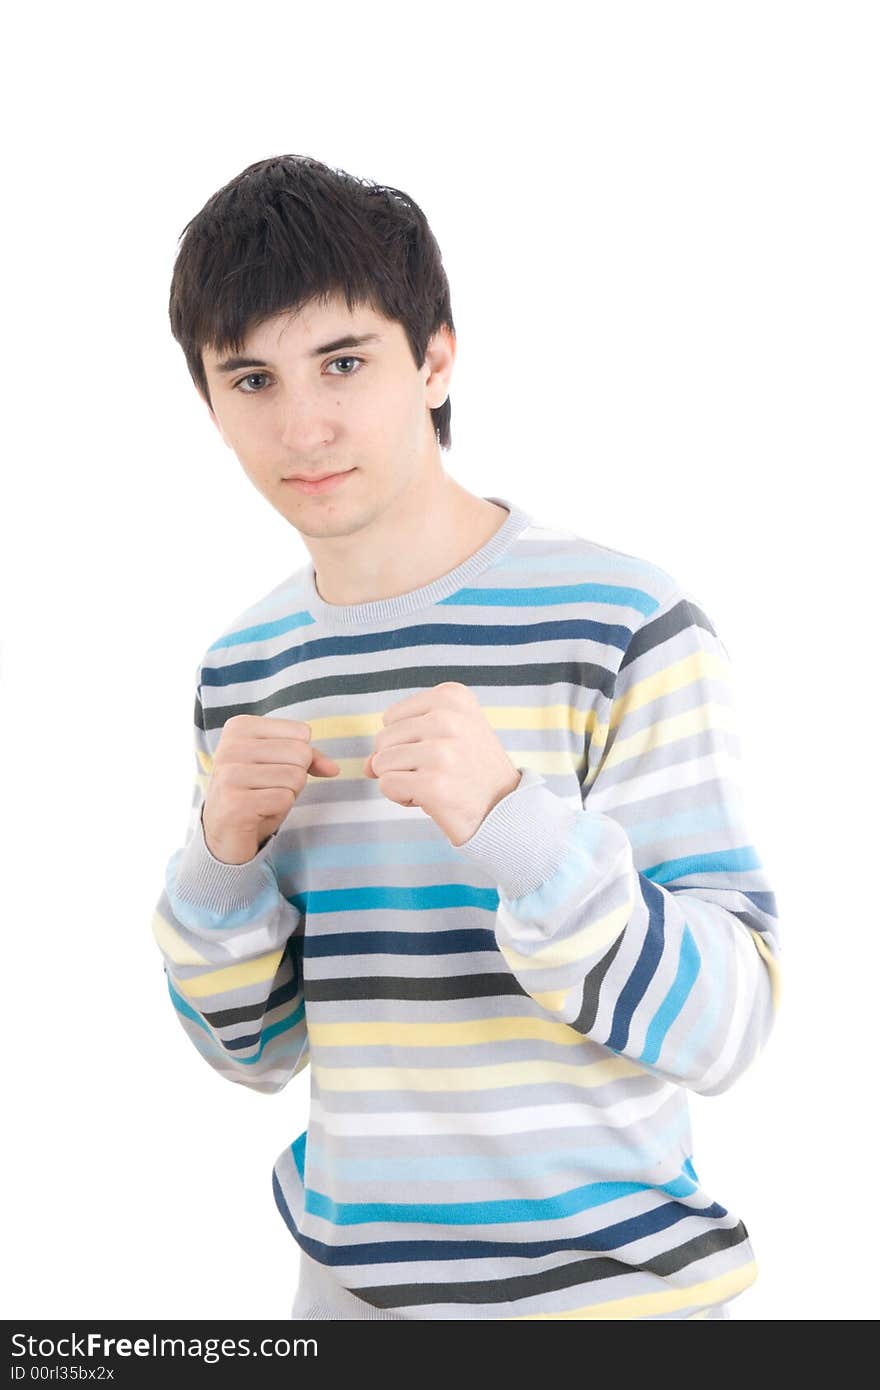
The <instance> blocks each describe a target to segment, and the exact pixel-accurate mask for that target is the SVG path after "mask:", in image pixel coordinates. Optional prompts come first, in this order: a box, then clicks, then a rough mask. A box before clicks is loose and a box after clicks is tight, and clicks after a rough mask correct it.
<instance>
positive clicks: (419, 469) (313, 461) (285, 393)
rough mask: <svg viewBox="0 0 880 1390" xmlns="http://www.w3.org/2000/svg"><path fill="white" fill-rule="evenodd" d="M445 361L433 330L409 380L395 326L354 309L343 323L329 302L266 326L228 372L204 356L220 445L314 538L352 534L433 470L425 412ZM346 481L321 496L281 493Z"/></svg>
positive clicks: (443, 387) (343, 312)
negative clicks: (305, 483)
mask: <svg viewBox="0 0 880 1390" xmlns="http://www.w3.org/2000/svg"><path fill="white" fill-rule="evenodd" d="M367 335H370V338H369V341H366V342H362V343H359V344H357V345H354V344H348V345H345V346H339V345H338V344H339V343H340V340H344V339H348V338H350V337H358V338H362V337H366V336H367ZM334 343H335V344H337V346H336V347H333V348H331V346H330V345H332V344H334ZM454 355H455V339H454V337H453V336H452V334H451V333H449V332H448V330H441V331H440V332H439V333H437V334H435V336H434V337H433V338H432V339H431V342H430V343H429V345H428V355H427V358H426V360H425V362H424V364H423V366H422V367H421V369H420V370H419V369H417V368H416V365H415V362H414V360H413V356H412V353H411V351H410V347H409V342H408V340H407V337H406V333H405V331H404V329H403V327H402V325H401V324H399V323H397V322H392V321H390V320H388V319H386V318H384V317H383V316H382V315H380V314H377V313H376V312H375V311H374V310H373V309H370V308H367V307H363V306H362V307H358V308H356V309H355V310H354V311H353V312H349V310H348V308H347V306H346V304H345V300H344V299H343V298H341V297H339V298H335V297H334V298H333V299H331V300H328V301H326V302H320V303H319V302H317V301H313V302H311V303H309V304H307V305H305V306H303V307H301V308H300V309H299V310H297V311H296V312H295V313H293V314H289V313H284V314H278V315H276V316H275V317H273V318H271V319H267V320H265V321H264V322H263V323H262V324H260V325H258V326H257V327H256V328H255V329H253V330H252V332H251V333H250V334H249V335H248V337H247V340H246V343H245V348H244V352H243V353H242V354H241V355H240V356H237V357H236V358H235V359H234V361H235V362H237V363H238V365H237V366H234V365H232V362H233V358H232V354H227V353H221V354H217V353H215V352H213V351H212V350H210V349H205V352H204V354H203V360H204V364H205V372H206V375H207V380H208V388H209V390H210V393H211V402H212V405H213V412H212V419H213V420H214V423H215V424H216V425H217V428H218V429H219V431H220V434H221V436H222V438H223V440H224V441H225V443H226V444H228V446H229V447H230V448H231V449H232V450H233V451H234V452H235V454H236V456H237V458H238V459H239V462H240V463H241V465H242V467H243V468H244V470H245V472H246V473H247V475H248V477H249V478H250V480H251V482H252V483H253V484H254V486H255V487H256V488H257V490H258V491H259V492H261V493H262V494H263V496H264V497H265V498H266V500H267V501H268V502H270V503H271V504H272V506H273V507H275V508H276V510H277V511H279V512H280V513H281V515H282V516H284V517H285V518H286V519H287V520H288V521H289V522H290V523H291V525H293V526H295V527H296V529H297V530H298V531H300V532H302V533H303V534H304V535H306V536H314V537H316V538H320V537H323V536H339V535H348V534H351V533H353V532H354V531H357V530H359V529H360V528H361V527H362V526H364V525H366V524H368V523H369V521H370V520H371V519H372V518H373V517H375V516H377V515H379V513H381V512H383V511H384V510H385V509H386V508H387V507H388V506H389V504H390V503H391V502H392V501H393V500H394V498H395V497H396V496H398V495H399V494H400V493H401V492H402V491H403V490H404V489H406V488H411V487H413V486H414V485H417V484H418V482H419V479H420V478H427V476H428V473H429V470H430V469H431V468H436V466H437V458H438V444H437V439H436V435H435V433H434V429H433V424H432V420H431V415H430V411H431V409H432V408H434V407H436V406H439V405H442V404H443V402H444V401H445V399H446V397H447V395H448V382H449V376H450V375H451V371H452V362H453V359H454ZM348 470H351V471H348ZM344 471H345V472H347V473H348V475H347V476H346V477H344V478H340V480H339V482H338V483H336V484H335V485H332V486H331V487H330V489H329V491H315V492H311V493H310V492H308V491H306V490H304V489H301V488H299V487H297V486H296V485H295V484H294V483H292V482H288V481H285V479H287V478H288V477H289V476H290V475H291V474H294V473H296V474H305V475H307V476H308V477H310V478H318V477H321V476H322V475H323V474H326V473H341V472H344Z"/></svg>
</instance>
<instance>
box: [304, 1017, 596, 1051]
mask: <svg viewBox="0 0 880 1390" xmlns="http://www.w3.org/2000/svg"><path fill="white" fill-rule="evenodd" d="M309 1037H310V1038H311V1040H312V1042H313V1043H314V1044H316V1045H318V1046H320V1047H380V1046H381V1045H382V1044H386V1045H388V1046H391V1047H394V1046H399V1047H404V1046H405V1047H468V1046H471V1045H473V1044H475V1043H491V1042H516V1041H518V1040H520V1039H522V1040H525V1039H527V1038H541V1039H543V1040H544V1041H546V1042H552V1043H559V1044H561V1045H562V1046H564V1047H577V1046H578V1045H579V1044H581V1043H583V1036H582V1035H581V1034H580V1033H575V1032H574V1031H573V1030H572V1029H571V1028H570V1027H569V1026H568V1024H567V1023H555V1022H554V1021H553V1019H549V1018H548V1019H544V1018H486V1019H482V1018H476V1019H468V1020H466V1021H464V1022H461V1023H309Z"/></svg>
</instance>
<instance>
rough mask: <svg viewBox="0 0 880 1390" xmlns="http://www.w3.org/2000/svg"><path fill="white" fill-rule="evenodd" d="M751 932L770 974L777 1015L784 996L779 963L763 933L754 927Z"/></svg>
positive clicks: (771, 992) (771, 991) (771, 990)
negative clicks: (780, 1001)
mask: <svg viewBox="0 0 880 1390" xmlns="http://www.w3.org/2000/svg"><path fill="white" fill-rule="evenodd" d="M749 931H750V932H751V933H752V940H753V941H754V943H755V945H756V946H757V948H758V954H759V955H760V956H761V957H762V959H763V961H764V963H765V965H766V966H767V969H768V971H769V972H770V994H771V996H772V999H773V1012H774V1013H776V1012H777V1011H778V1009H779V1000H780V998H781V995H782V972H781V968H780V965H779V961H778V960H777V959H776V957H775V956H774V955H773V953H772V951H771V950H770V947H769V946H768V945H767V942H766V941H765V940H764V938H763V936H762V935H761V933H760V932H759V931H756V930H755V928H754V927H749Z"/></svg>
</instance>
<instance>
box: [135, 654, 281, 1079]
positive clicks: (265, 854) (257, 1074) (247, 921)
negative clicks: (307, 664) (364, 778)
mask: <svg viewBox="0 0 880 1390" xmlns="http://www.w3.org/2000/svg"><path fill="white" fill-rule="evenodd" d="M199 674H201V672H199ZM194 732H195V762H196V766H195V784H194V790H193V801H192V810H191V814H190V822H189V827H188V830H187V833H186V837H185V843H184V846H183V848H180V849H177V850H175V852H174V853H173V854H172V856H171V858H170V860H169V861H168V864H167V866H166V869H165V887H164V889H163V891H162V893H161V895H160V897H159V901H158V903H157V905H156V908H155V911H154V914H153V920H152V930H153V936H154V938H155V941H156V943H157V945H158V947H159V950H160V952H161V955H162V959H163V966H164V971H165V977H166V982H167V986H168V993H169V995H170V998H171V1003H172V1005H173V1007H174V1010H175V1013H176V1016H177V1019H178V1021H179V1022H180V1024H181V1026H182V1028H183V1030H184V1032H185V1033H186V1034H187V1036H188V1037H189V1039H190V1041H191V1042H192V1043H193V1045H194V1046H195V1048H196V1049H197V1051H198V1052H200V1053H201V1055H202V1057H204V1059H205V1061H206V1062H207V1063H208V1064H209V1065H210V1066H211V1067H213V1068H214V1070H215V1071H218V1072H219V1073H220V1075H221V1076H223V1077H225V1078H226V1079H227V1080H228V1081H235V1082H238V1083H240V1084H241V1085H244V1086H249V1087H251V1088H252V1089H253V1090H255V1091H262V1092H266V1093H272V1092H275V1091H280V1090H281V1089H282V1087H283V1086H285V1085H286V1084H287V1082H288V1081H289V1080H290V1079H291V1077H293V1076H295V1075H296V1074H297V1072H299V1071H302V1069H303V1068H304V1067H305V1066H306V1065H307V1062H308V1056H309V1053H308V1034H307V1030H306V1020H305V1004H304V998H303V987H302V943H303V918H302V913H301V912H300V911H299V910H298V909H297V908H296V907H294V906H293V905H292V904H291V903H290V902H289V901H288V899H287V898H286V897H284V895H283V894H282V893H281V891H280V889H279V887H278V881H277V878H276V874H275V870H274V866H273V862H272V850H273V845H274V842H275V838H276V837H275V835H274V834H273V835H271V836H270V837H269V838H268V839H267V840H265V841H264V842H263V844H262V845H261V846H260V849H259V851H258V852H257V854H256V855H255V856H254V857H253V859H250V860H248V861H247V863H244V864H226V863H224V862H223V861H222V860H220V859H215V857H214V855H213V854H212V853H211V851H210V850H209V849H208V847H207V844H206V843H205V832H204V826H203V824H202V810H203V808H204V802H205V795H206V792H207V787H208V780H209V778H210V775H211V770H212V767H213V756H212V754H211V750H210V747H209V743H208V737H207V734H206V731H205V727H204V714H203V709H202V702H201V686H200V685H199V686H198V689H197V694H196V700H195V712H194Z"/></svg>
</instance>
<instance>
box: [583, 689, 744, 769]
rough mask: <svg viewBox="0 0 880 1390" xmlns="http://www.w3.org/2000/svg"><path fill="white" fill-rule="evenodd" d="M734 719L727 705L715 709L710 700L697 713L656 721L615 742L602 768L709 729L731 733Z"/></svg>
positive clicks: (698, 708) (689, 712)
mask: <svg viewBox="0 0 880 1390" xmlns="http://www.w3.org/2000/svg"><path fill="white" fill-rule="evenodd" d="M734 719H735V715H734V712H733V710H732V709H731V707H730V705H718V704H715V703H714V702H713V701H712V700H709V701H707V702H706V704H704V705H698V706H697V708H696V709H689V710H686V711H685V712H684V714H675V715H672V717H671V718H669V719H658V720H657V721H656V722H655V723H653V724H649V725H648V726H647V728H644V729H639V731H638V733H635V734H632V735H631V736H630V737H629V738H622V739H618V741H617V742H616V743H615V745H614V747H613V748H612V749H611V752H610V753H609V754H608V757H607V759H606V760H605V763H604V766H605V767H606V768H608V767H616V766H617V764H618V763H623V762H626V761H627V760H628V759H629V758H638V757H641V756H642V755H643V754H644V753H648V752H650V751H651V749H652V748H662V747H663V746H664V745H665V744H667V743H675V742H676V741H677V740H678V739H682V738H688V737H689V736H690V735H691V734H701V733H705V732H706V730H708V729H733V728H734Z"/></svg>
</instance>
